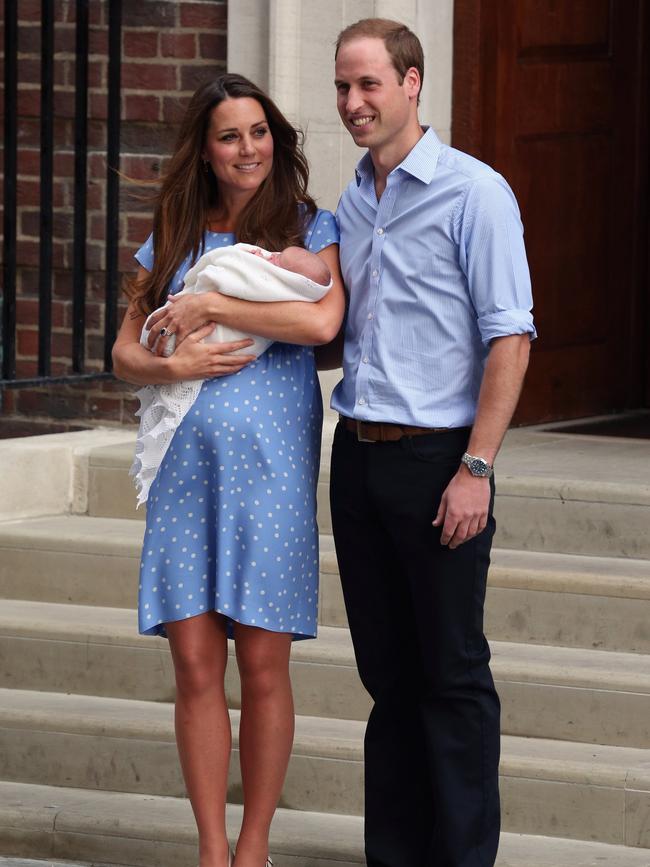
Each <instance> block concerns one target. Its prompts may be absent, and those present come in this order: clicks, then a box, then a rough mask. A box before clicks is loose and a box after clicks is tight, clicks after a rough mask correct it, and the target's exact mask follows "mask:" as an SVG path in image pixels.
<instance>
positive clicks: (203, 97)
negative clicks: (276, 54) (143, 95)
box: [125, 73, 316, 314]
mask: <svg viewBox="0 0 650 867" xmlns="http://www.w3.org/2000/svg"><path fill="white" fill-rule="evenodd" d="M241 97H249V98H251V99H256V100H257V101H258V102H259V103H260V105H261V106H262V108H263V109H264V114H265V115H266V119H267V122H268V125H269V130H270V132H271V135H272V136H273V166H272V168H271V171H270V173H269V175H268V176H267V177H266V178H265V179H264V181H262V183H261V184H260V186H259V188H258V190H257V192H256V193H255V195H254V196H253V198H252V199H251V200H250V202H248V204H247V205H246V207H245V208H244V210H243V211H242V213H241V215H240V217H239V220H238V222H237V226H236V227H235V237H236V239H237V241H244V242H246V243H249V244H259V245H260V246H263V247H266V248H268V249H270V250H282V249H284V247H287V246H289V245H294V244H295V245H298V246H303V236H304V231H305V228H306V226H307V223H308V221H309V219H310V218H311V217H312V216H313V215H314V213H315V212H316V204H315V203H314V200H313V199H312V198H311V196H310V195H309V194H308V192H307V185H308V181H309V166H308V164H307V160H306V158H305V155H304V153H303V151H302V146H301V145H302V135H301V133H300V132H299V131H298V130H296V129H294V127H293V126H292V125H291V124H290V123H289V121H288V120H287V119H286V118H285V117H284V115H283V114H282V113H281V112H280V110H279V109H278V107H277V106H276V105H275V103H274V102H273V101H272V100H271V99H270V98H269V97H268V96H267V95H266V94H265V93H264V91H262V90H260V89H259V88H258V87H257V86H256V85H255V84H253V82H252V81H249V80H248V79H247V78H244V76H242V75H235V74H232V73H225V74H223V75H220V76H218V78H215V79H213V80H211V81H207V82H206V83H205V84H203V85H202V86H201V87H200V88H199V89H198V90H197V91H196V93H195V94H194V96H193V97H192V99H191V101H190V104H189V106H188V108H187V111H186V112H185V117H184V118H183V121H182V123H181V128H180V132H179V135H178V140H177V142H176V148H175V150H174V155H173V156H172V158H171V161H170V164H169V168H168V170H167V171H166V173H165V175H164V177H163V178H162V186H161V189H160V192H159V193H158V195H157V196H156V199H155V207H154V217H153V248H154V264H153V269H152V270H151V272H149V273H148V274H147V276H146V277H145V278H144V279H142V280H131V281H129V282H127V285H126V289H125V291H126V295H127V297H128V298H129V300H130V301H132V302H133V303H134V304H135V305H136V307H137V308H138V309H139V310H140V311H141V312H142V313H145V314H147V313H150V312H151V311H152V310H155V309H156V308H157V307H160V306H161V304H162V303H164V300H165V298H166V296H167V291H168V287H169V283H170V281H171V279H172V278H173V276H174V274H175V273H176V271H177V270H178V267H179V266H180V264H181V262H182V261H183V260H184V259H185V257H186V256H187V255H188V253H191V254H192V260H196V258H197V257H198V256H199V254H200V252H201V249H202V243H203V233H204V231H205V229H206V227H207V223H208V214H209V212H210V211H213V210H214V209H215V207H216V208H218V207H219V185H218V183H217V179H216V177H215V176H214V172H213V171H212V169H208V171H207V172H206V171H204V166H203V160H202V158H201V152H202V150H203V147H204V144H205V138H206V134H207V131H208V127H209V124H210V116H211V113H212V110H213V109H214V108H215V107H216V106H217V105H219V103H220V102H222V101H223V100H224V99H239V98H241Z"/></svg>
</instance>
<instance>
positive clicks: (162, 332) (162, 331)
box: [160, 328, 171, 337]
mask: <svg viewBox="0 0 650 867" xmlns="http://www.w3.org/2000/svg"><path fill="white" fill-rule="evenodd" d="M168 334H169V335H171V331H168V330H167V329H166V328H161V329H160V336H161V337H166V336H167V335H168Z"/></svg>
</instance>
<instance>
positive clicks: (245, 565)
mask: <svg viewBox="0 0 650 867" xmlns="http://www.w3.org/2000/svg"><path fill="white" fill-rule="evenodd" d="M338 240H339V237H338V229H337V226H336V222H335V219H334V217H333V215H332V214H331V213H330V212H328V211H321V210H319V211H318V213H317V214H316V215H315V216H314V218H313V219H312V220H311V222H310V225H309V226H308V229H307V232H306V235H305V245H306V246H307V248H308V249H309V250H311V251H312V252H315V253H317V252H319V251H320V250H322V249H324V248H325V247H327V246H329V245H330V244H334V243H338ZM234 243H235V238H234V236H233V235H232V234H226V233H220V232H206V233H205V237H204V244H205V247H204V251H203V252H207V251H209V250H212V249H214V248H215V247H221V246H226V245H230V244H234ZM136 259H137V260H138V262H139V263H140V264H141V265H143V266H144V267H145V268H147V269H151V267H152V263H153V243H152V240H151V238H149V239H148V240H147V241H146V243H145V244H144V245H143V247H142V248H141V249H140V250H139V251H138V253H137V254H136ZM191 265H192V262H191V260H190V257H188V259H186V260H185V261H184V262H183V263H182V265H181V266H180V268H179V269H178V271H177V272H176V274H175V276H174V278H173V280H172V282H171V284H170V292H172V293H174V292H178V291H179V290H180V289H181V288H182V285H183V279H184V276H185V274H186V272H187V271H188V269H189V268H190V267H191ZM322 415H323V409H322V400H321V394H320V388H319V384H318V377H317V374H316V366H315V363H314V352H313V349H312V347H307V346H296V345H293V344H288V343H279V342H276V343H273V344H272V345H271V346H270V347H269V349H267V351H266V352H265V353H263V354H262V355H261V356H260V357H259V358H258V359H257V360H256V361H255V362H253V363H252V364H249V365H248V366H247V367H245V368H243V369H242V370H240V371H239V372H238V373H235V374H231V375H229V376H223V377H217V378H215V379H211V380H206V381H205V382H204V383H203V387H202V388H201V391H200V393H199V396H198V397H197V399H196V401H195V403H194V404H193V406H192V408H191V409H190V410H189V412H188V413H187V415H186V416H185V418H184V419H183V421H182V422H181V424H180V425H179V427H178V428H177V430H176V432H175V434H174V437H173V439H172V442H171V444H170V446H169V449H168V450H167V452H166V454H165V456H164V458H163V460H162V463H161V466H160V469H159V470H158V474H157V476H156V478H155V479H154V482H153V484H152V486H151V490H150V492H149V499H148V501H147V521H146V529H145V535H144V543H143V552H142V561H141V564H140V587H139V605H138V620H139V630H140V632H141V633H143V634H145V635H163V636H164V635H165V634H166V633H165V623H168V622H169V621H175V620H183V619H187V618H190V617H195V616H196V615H199V614H203V613H205V612H207V611H218V612H219V613H220V614H223V615H225V616H226V617H227V618H228V621H229V622H228V631H229V635H230V636H232V622H233V621H237V622H239V623H244V624H246V625H250V626H257V627H260V628H262V629H269V630H271V631H273V632H287V633H290V634H292V635H293V636H294V638H314V637H315V636H316V621H317V605H318V526H317V524H316V485H317V481H318V469H319V458H320V437H321V426H322Z"/></svg>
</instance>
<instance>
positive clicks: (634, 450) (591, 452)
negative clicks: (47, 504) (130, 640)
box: [89, 419, 650, 559]
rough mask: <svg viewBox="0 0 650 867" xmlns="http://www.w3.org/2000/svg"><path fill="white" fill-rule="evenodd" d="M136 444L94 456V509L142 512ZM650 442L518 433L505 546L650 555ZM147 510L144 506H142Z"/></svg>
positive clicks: (505, 470)
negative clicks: (134, 478)
mask: <svg viewBox="0 0 650 867" xmlns="http://www.w3.org/2000/svg"><path fill="white" fill-rule="evenodd" d="M331 431H332V420H331V419H328V420H327V423H326V425H325V429H324V436H323V452H322V459H321V474H320V479H319V486H318V502H319V523H320V527H321V532H325V533H329V532H331V518H330V514H329V502H328V493H327V491H328V483H329V452H330V443H331ZM132 454H133V447H132V446H130V445H116V446H103V447H100V448H97V449H95V450H94V451H93V452H92V454H91V456H90V466H89V486H90V493H89V514H91V515H95V516H98V517H129V518H131V517H140V515H137V516H136V513H135V495H134V492H133V485H132V483H131V480H130V479H129V478H128V475H127V470H128V467H129V466H130V464H131V460H132ZM649 468H650V442H643V441H633V440H632V441H630V440H628V441H623V442H621V441H612V440H610V439H608V438H598V437H581V436H575V435H573V436H572V435H567V434H559V433H555V432H548V431H539V430H534V429H526V428H522V429H517V430H511V431H509V432H508V434H507V435H506V438H505V441H504V445H503V447H502V449H501V452H500V454H499V457H498V459H497V464H496V477H497V499H496V506H495V514H496V518H497V535H496V539H495V542H496V544H497V545H498V546H499V547H503V548H513V549H517V550H531V551H551V552H564V553H574V554H587V555H597V556H604V557H619V556H620V557H632V558H637V559H650V533H648V526H649V524H650V469H649ZM139 511H140V512H142V510H139Z"/></svg>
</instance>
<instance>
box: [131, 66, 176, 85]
mask: <svg viewBox="0 0 650 867" xmlns="http://www.w3.org/2000/svg"><path fill="white" fill-rule="evenodd" d="M122 87H124V88H127V89H128V88H132V89H134V90H172V89H174V88H175V87H176V69H175V68H174V67H173V66H170V65H169V64H160V63H124V64H123V65H122Z"/></svg>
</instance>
